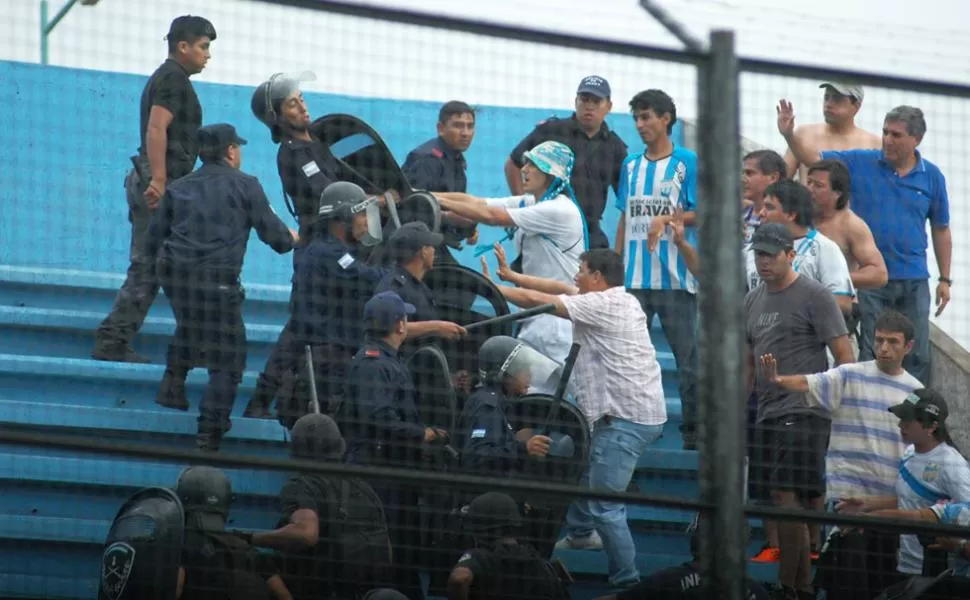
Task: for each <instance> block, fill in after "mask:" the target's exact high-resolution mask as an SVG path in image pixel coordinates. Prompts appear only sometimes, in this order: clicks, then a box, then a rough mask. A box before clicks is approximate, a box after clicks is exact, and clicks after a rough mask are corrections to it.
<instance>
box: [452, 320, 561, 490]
mask: <svg viewBox="0 0 970 600" xmlns="http://www.w3.org/2000/svg"><path fill="white" fill-rule="evenodd" d="M529 351H530V350H529V348H528V347H527V346H525V344H523V343H522V342H520V341H518V340H516V339H515V338H511V337H506V336H495V337H492V338H489V339H488V340H486V341H485V343H484V344H482V347H481V348H480V349H479V351H478V368H479V377H480V378H481V385H480V386H479V387H478V388H477V389H476V390H475V392H474V393H473V394H472V395H471V397H470V398H469V399H468V401H467V402H466V403H465V407H464V410H462V413H461V416H460V417H459V420H458V436H459V438H460V440H461V441H460V445H459V446H458V451H459V453H460V456H461V468H462V471H463V472H466V473H475V474H479V475H485V476H492V477H501V476H505V475H508V474H511V473H514V472H521V471H522V461H523V460H524V459H525V457H526V456H528V455H531V456H545V455H546V454H548V453H549V446H550V444H551V443H552V440H551V439H550V438H548V437H547V436H544V435H533V432H532V430H531V429H522V430H519V431H518V432H516V431H514V430H513V429H512V424H511V423H510V422H509V419H508V417H507V416H506V414H505V411H506V403H507V401H508V399H509V398H514V397H517V396H523V395H525V394H526V393H528V391H529V386H530V385H531V384H532V371H531V369H530V363H529V361H528V360H516V359H517V358H518V356H519V354H520V353H523V352H525V353H528V352H529Z"/></svg>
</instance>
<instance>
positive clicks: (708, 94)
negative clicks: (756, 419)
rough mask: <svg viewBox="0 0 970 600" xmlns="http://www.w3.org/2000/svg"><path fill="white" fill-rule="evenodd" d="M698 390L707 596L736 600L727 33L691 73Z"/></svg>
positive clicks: (735, 319) (735, 291) (739, 334)
mask: <svg viewBox="0 0 970 600" xmlns="http://www.w3.org/2000/svg"><path fill="white" fill-rule="evenodd" d="M697 80H698V102H699V105H700V119H699V121H700V126H699V128H698V159H699V163H700V164H699V167H700V168H699V171H698V174H699V182H698V183H699V188H700V190H699V193H698V197H699V200H698V211H699V214H698V218H699V225H700V228H699V239H698V246H699V247H698V253H699V256H700V263H701V272H700V277H699V283H700V295H699V305H698V306H699V318H698V322H699V327H698V336H699V342H700V344H699V346H700V347H699V350H700V353H699V365H698V366H699V374H700V379H699V382H698V383H699V389H698V392H699V394H698V396H699V400H700V421H701V436H700V439H699V442H700V450H701V456H700V459H701V460H700V486H701V502H704V503H710V504H713V505H715V506H716V508H715V509H714V510H713V513H712V514H711V515H709V517H711V518H709V519H707V520H706V522H707V526H706V527H704V528H703V529H702V530H701V534H702V538H701V539H702V542H701V566H702V569H703V571H704V573H705V578H704V579H705V581H706V582H707V585H708V586H709V588H708V594H707V596H706V597H709V598H718V599H719V600H742V598H744V596H743V581H744V576H745V553H746V550H747V543H746V538H745V536H744V525H743V523H744V513H743V503H744V484H743V460H744V455H745V437H744V423H745V414H746V399H745V398H744V397H743V396H744V389H743V388H744V384H743V375H742V372H743V364H742V356H741V353H742V349H743V346H742V342H743V327H744V318H743V295H744V288H743V282H744V277H743V273H742V270H741V260H740V256H741V188H740V173H741V162H740V154H739V148H740V126H739V108H738V106H739V97H738V95H739V89H738V87H739V86H738V60H737V56H736V55H735V53H734V34H733V32H729V31H714V32H712V33H711V36H710V46H709V53H708V55H707V58H706V59H705V60H704V61H702V62H701V67H700V69H699V72H698V78H697Z"/></svg>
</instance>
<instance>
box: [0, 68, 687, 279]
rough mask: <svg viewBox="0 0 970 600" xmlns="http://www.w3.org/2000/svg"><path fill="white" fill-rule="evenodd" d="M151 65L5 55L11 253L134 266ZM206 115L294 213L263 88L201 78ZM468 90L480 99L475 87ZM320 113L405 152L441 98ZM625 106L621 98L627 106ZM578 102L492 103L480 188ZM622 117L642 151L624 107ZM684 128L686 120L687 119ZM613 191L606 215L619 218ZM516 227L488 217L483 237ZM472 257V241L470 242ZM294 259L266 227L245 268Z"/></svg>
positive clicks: (473, 162) (479, 159)
mask: <svg viewBox="0 0 970 600" xmlns="http://www.w3.org/2000/svg"><path fill="white" fill-rule="evenodd" d="M145 80H146V77H145V76H140V75H127V74H118V73H107V72H100V71H88V70H80V69H66V68H60V67H43V66H39V65H32V64H26V63H17V62H3V61H0V81H3V82H4V85H2V86H0V106H2V107H3V113H2V115H0V202H2V207H3V216H2V218H0V264H9V265H23V266H27V265H30V266H48V267H57V268H70V269H82V270H91V271H107V272H123V271H124V269H125V268H126V266H127V252H128V243H129V238H130V235H129V232H128V223H127V207H126V204H125V197H124V191H123V189H122V180H123V179H124V174H125V172H126V171H127V169H128V168H129V166H130V162H129V160H128V157H129V156H131V155H132V154H133V153H134V152H135V149H136V148H137V146H138V135H137V133H138V104H139V98H140V96H141V91H142V88H143V86H144V84H145ZM196 90H197V91H198V94H199V99H200V101H201V102H202V106H203V111H204V113H205V122H206V123H215V122H229V123H232V124H233V125H235V126H236V127H237V129H238V130H239V131H240V134H241V135H242V136H243V137H245V138H247V139H248V140H249V142H250V143H249V145H248V146H246V148H245V151H244V156H243V170H244V171H246V172H247V173H251V174H253V175H255V176H257V177H258V178H259V179H260V181H261V182H262V183H263V186H264V188H265V189H266V193H267V195H268V196H269V198H270V200H271V201H272V203H273V205H274V207H275V208H276V210H277V212H278V213H279V214H281V215H286V220H287V221H289V222H291V221H292V219H290V218H289V216H288V214H287V213H286V209H285V206H284V204H283V199H282V195H281V192H280V184H279V178H278V176H277V174H276V146H275V145H274V144H273V143H272V142H271V141H270V139H269V134H268V131H267V130H266V128H265V127H264V126H263V125H262V124H261V123H259V122H258V121H257V120H256V119H255V118H254V117H253V116H252V113H251V112H250V110H249V99H250V95H251V93H252V88H249V87H242V86H234V85H217V84H206V83H198V84H196ZM466 100H469V101H472V102H474V98H468V99H466ZM307 103H308V104H309V107H310V110H311V113H312V114H313V115H314V116H321V115H324V114H327V113H333V112H339V113H348V114H353V115H356V116H358V117H360V118H362V119H363V120H365V121H367V122H368V123H369V124H371V126H373V127H374V128H375V129H376V130H377V131H378V132H380V134H381V135H382V136H383V137H384V140H385V141H386V142H387V144H388V146H389V147H390V148H391V150H392V151H393V152H394V155H395V156H396V157H397V158H398V159H399V160H402V161H403V159H404V157H405V156H406V155H407V152H408V151H409V150H410V149H412V148H413V147H414V146H416V145H418V144H419V143H421V142H424V141H425V140H427V139H429V138H430V137H432V136H433V135H434V123H435V120H436V119H437V113H438V108H439V104H438V103H431V102H414V101H399V100H390V99H378V98H354V97H349V96H337V95H331V94H317V93H312V94H308V95H307ZM622 108H623V107H622V106H619V103H618V106H617V110H622ZM551 114H560V115H568V111H552V110H546V109H519V108H501V107H491V106H483V107H481V111H480V112H479V114H478V133H477V135H476V138H475V142H474V144H473V145H472V147H471V149H470V150H469V152H468V153H467V159H468V186H469V192H471V193H473V194H476V195H481V196H501V195H506V194H507V193H508V189H507V187H506V185H505V180H504V176H503V172H502V165H503V164H504V162H505V159H506V157H507V156H508V152H509V151H510V150H511V149H512V148H513V147H514V146H515V144H516V143H518V141H519V140H520V139H522V137H524V136H525V135H526V134H527V133H528V132H529V131H530V130H531V129H532V127H533V126H534V125H535V124H536V123H537V122H538V121H540V120H542V119H545V118H547V117H548V116H549V115H551ZM609 123H610V126H611V127H613V128H614V129H615V130H616V131H617V132H618V133H619V135H620V136H621V137H622V138H623V139H624V140H625V141H626V142H627V144H629V145H630V148H631V150H632V151H634V152H640V151H642V149H643V145H642V143H641V142H640V140H639V137H638V136H637V134H636V131H635V130H634V128H633V124H632V122H631V121H630V119H629V118H628V117H626V116H625V115H624V114H622V113H620V114H614V115H611V116H610V118H609ZM675 136H676V137H675V139H679V138H680V128H679V123H678V128H677V130H676V131H675ZM612 206H613V201H612V199H611V200H610V202H609V203H608V207H609V208H608V209H607V211H606V215H605V218H604V222H603V229H604V230H605V231H607V232H608V233H610V234H612V232H614V231H615V229H616V220H617V212H616V211H615V210H614V209H612V208H611V207H612ZM503 235H504V232H503V231H501V230H498V229H493V228H488V227H486V228H483V230H482V235H481V243H489V242H490V241H492V240H494V239H498V238H500V237H502V236H503ZM462 254H463V256H462V260H463V261H464V262H466V263H468V264H471V261H472V252H471V251H470V250H469V251H466V252H463V253H462ZM290 272H291V262H290V258H289V257H288V256H282V257H281V256H278V255H276V254H275V253H274V252H272V251H271V250H269V249H268V248H266V247H265V246H263V245H262V244H261V243H260V242H259V241H258V240H257V239H256V238H255V236H254V237H253V240H252V242H251V243H250V250H249V253H248V255H247V257H246V265H245V268H244V271H243V279H244V280H245V281H247V282H250V283H272V284H285V283H287V282H288V281H289V276H290Z"/></svg>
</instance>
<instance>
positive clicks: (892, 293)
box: [859, 279, 931, 385]
mask: <svg viewBox="0 0 970 600" xmlns="http://www.w3.org/2000/svg"><path fill="white" fill-rule="evenodd" d="M930 302H931V298H930V284H929V282H928V281H927V280H926V279H893V280H890V281H889V283H887V284H886V286H885V287H883V288H881V289H878V290H859V310H860V311H861V312H862V324H861V327H860V338H859V361H860V362H862V361H866V360H872V359H873V353H874V350H873V347H872V343H873V337H874V335H875V330H876V319H877V318H878V317H879V314H880V313H881V312H882V311H884V310H886V309H887V308H892V309H895V310H898V311H899V312H901V313H903V314H904V315H906V317H907V318H909V320H910V321H912V322H913V328H914V329H915V330H916V335H915V338H914V343H913V349H912V351H910V353H909V354H908V355H907V356H906V358H905V360H903V368H904V369H906V371H908V372H909V374H910V375H912V376H913V377H915V378H917V379H919V380H920V381H921V382H922V383H923V385H928V384H929V379H930Z"/></svg>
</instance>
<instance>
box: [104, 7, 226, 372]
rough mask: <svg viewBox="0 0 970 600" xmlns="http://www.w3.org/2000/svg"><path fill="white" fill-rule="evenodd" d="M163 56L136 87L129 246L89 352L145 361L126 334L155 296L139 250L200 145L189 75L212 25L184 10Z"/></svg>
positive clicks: (205, 50)
mask: <svg viewBox="0 0 970 600" xmlns="http://www.w3.org/2000/svg"><path fill="white" fill-rule="evenodd" d="M167 39H168V58H167V59H166V60H165V62H164V63H162V65H161V66H160V67H158V69H156V70H155V72H154V73H153V74H152V76H151V77H149V79H148V83H146V84H145V89H144V90H143V91H142V94H141V121H140V128H139V131H138V135H139V138H140V139H141V146H140V147H139V149H138V154H137V155H136V156H133V157H131V161H132V163H133V165H134V168H133V169H132V170H130V171H128V174H127V175H126V176H125V194H126V196H127V199H128V221H129V222H130V223H131V250H130V257H129V258H130V261H131V262H130V264H129V265H128V275H127V277H126V278H125V282H124V283H123V284H122V286H121V289H119V290H118V296H117V297H116V298H115V302H114V306H112V308H111V312H110V313H109V314H108V316H107V317H105V319H104V321H102V322H101V324H100V325H99V326H98V330H97V332H96V333H95V344H94V350H93V351H92V352H91V356H92V357H93V358H95V359H97V360H108V361H118V362H135V363H147V362H149V360H148V359H147V358H145V357H143V356H141V355H139V354H137V353H135V351H134V350H132V349H131V340H132V339H133V338H134V337H135V335H136V334H137V333H138V330H139V329H141V326H142V324H143V323H144V322H145V316H146V315H147V314H148V310H149V309H150V308H151V306H152V303H153V302H154V301H155V297H156V296H158V280H157V279H156V277H155V269H154V265H153V264H152V261H151V257H150V256H148V255H147V254H146V253H145V237H146V235H147V232H148V223H149V221H151V218H152V215H153V214H154V213H155V209H156V207H157V206H158V203H159V201H160V200H161V198H162V195H163V194H164V193H165V188H166V186H167V185H168V184H169V183H171V182H173V181H175V180H177V179H179V178H181V177H184V176H186V175H188V174H189V173H191V172H192V169H194V168H195V160H196V157H197V156H198V152H199V142H198V139H197V131H198V130H199V127H201V126H202V106H201V105H200V104H199V98H198V96H196V94H195V88H193V87H192V82H191V81H189V77H191V76H192V75H197V74H198V73H201V72H202V70H203V69H204V68H205V66H206V63H207V62H208V61H209V57H210V54H209V44H210V43H211V42H213V41H214V40H215V39H216V30H215V28H214V27H213V26H212V23H210V22H209V21H208V20H206V19H204V18H202V17H196V16H192V15H184V16H181V17H178V18H176V19H175V20H174V21H172V24H171V26H170V27H169V30H168V36H167Z"/></svg>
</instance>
